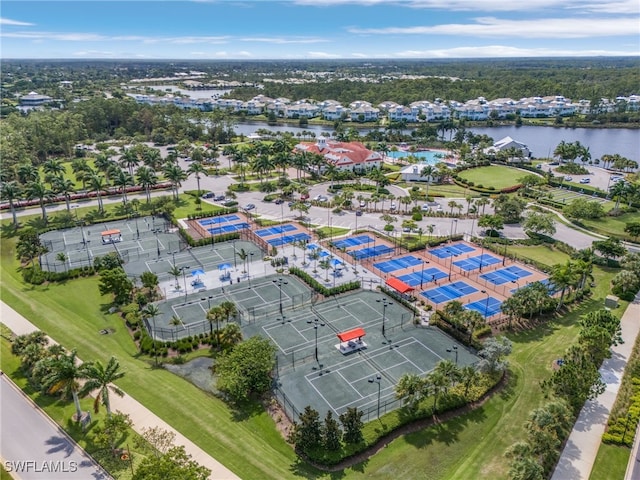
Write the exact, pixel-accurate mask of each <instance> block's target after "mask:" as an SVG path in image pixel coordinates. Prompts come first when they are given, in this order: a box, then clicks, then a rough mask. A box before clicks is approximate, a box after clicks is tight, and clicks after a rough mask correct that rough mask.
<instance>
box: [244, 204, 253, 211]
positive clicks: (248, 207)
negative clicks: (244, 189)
mask: <svg viewBox="0 0 640 480" xmlns="http://www.w3.org/2000/svg"><path fill="white" fill-rule="evenodd" d="M254 208H256V206H255V205H254V204H253V203H249V204H248V205H246V206H245V207H244V209H245V210H253V209H254Z"/></svg>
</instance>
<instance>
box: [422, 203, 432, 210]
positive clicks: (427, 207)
mask: <svg viewBox="0 0 640 480" xmlns="http://www.w3.org/2000/svg"><path fill="white" fill-rule="evenodd" d="M421 208H422V211H423V212H428V211H429V208H431V207H429V205H427V204H426V203H423V204H422V207H421Z"/></svg>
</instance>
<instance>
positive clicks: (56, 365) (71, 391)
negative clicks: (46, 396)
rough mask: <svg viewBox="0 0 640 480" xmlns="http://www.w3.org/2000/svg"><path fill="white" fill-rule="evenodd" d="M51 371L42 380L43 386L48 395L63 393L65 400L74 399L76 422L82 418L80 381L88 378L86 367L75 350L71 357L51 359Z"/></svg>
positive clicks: (64, 356) (70, 354)
mask: <svg viewBox="0 0 640 480" xmlns="http://www.w3.org/2000/svg"><path fill="white" fill-rule="evenodd" d="M49 367H50V370H49V372H48V373H47V374H46V375H45V376H44V378H43V379H42V385H43V387H44V388H45V389H46V391H47V392H48V393H53V394H55V393H58V392H59V393H62V395H63V397H64V398H68V397H69V396H70V397H72V398H73V404H74V405H75V407H76V421H80V419H81V418H82V409H81V408H80V398H79V391H80V380H82V379H85V378H87V375H86V371H87V367H86V365H83V364H80V362H79V361H78V359H77V354H76V351H75V350H72V351H71V353H69V355H62V356H60V357H58V358H54V359H51V361H50V364H49Z"/></svg>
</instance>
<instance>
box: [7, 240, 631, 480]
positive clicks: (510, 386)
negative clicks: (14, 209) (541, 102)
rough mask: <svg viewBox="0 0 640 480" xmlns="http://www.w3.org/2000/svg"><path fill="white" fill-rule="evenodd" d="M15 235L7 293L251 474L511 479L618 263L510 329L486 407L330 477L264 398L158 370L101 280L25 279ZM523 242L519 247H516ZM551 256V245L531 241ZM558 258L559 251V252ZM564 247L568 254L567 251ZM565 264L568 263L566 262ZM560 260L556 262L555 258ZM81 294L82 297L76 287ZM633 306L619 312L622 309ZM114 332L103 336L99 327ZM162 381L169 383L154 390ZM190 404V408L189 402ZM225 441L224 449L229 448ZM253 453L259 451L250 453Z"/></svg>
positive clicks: (164, 413) (57, 334) (9, 249)
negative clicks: (227, 397) (556, 377)
mask: <svg viewBox="0 0 640 480" xmlns="http://www.w3.org/2000/svg"><path fill="white" fill-rule="evenodd" d="M14 248H15V240H13V239H9V240H8V239H3V248H2V252H1V255H2V257H1V260H2V263H1V267H2V270H1V273H2V286H1V293H2V298H3V301H5V302H7V303H8V304H10V305H11V306H13V307H14V308H15V309H16V310H17V311H18V312H20V313H22V314H23V315H25V316H26V317H27V318H29V319H30V320H31V321H32V322H33V323H35V324H36V325H38V326H39V328H41V329H42V330H44V331H45V332H47V333H48V334H50V335H51V336H52V337H53V338H55V339H57V340H58V341H60V342H61V343H62V344H63V345H65V346H67V347H68V348H73V347H77V349H78V354H79V356H80V357H81V358H83V359H86V360H93V359H100V360H102V361H106V360H108V357H109V356H110V355H112V354H113V355H115V356H116V357H118V359H119V360H120V363H121V365H122V367H123V369H124V370H126V371H127V376H126V377H125V378H123V379H122V380H121V381H120V382H118V384H119V385H120V386H121V387H122V388H123V389H125V390H126V391H127V392H128V393H129V394H131V395H132V396H133V397H135V398H136V399H137V400H139V401H141V402H142V403H143V404H145V405H146V406H147V407H148V408H149V409H150V410H152V411H153V412H154V413H156V414H157V415H159V416H160V417H162V418H164V419H165V420H167V421H168V422H170V423H171V424H172V425H174V426H175V427H176V429H177V430H179V431H180V432H181V433H183V434H184V435H186V436H187V437H189V438H191V439H192V440H193V441H194V442H195V443H197V444H198V445H199V446H200V447H201V448H203V449H204V450H205V451H207V452H209V453H210V454H211V455H212V456H214V457H215V458H217V459H218V460H219V461H221V462H222V463H223V464H224V465H226V466H227V467H228V468H230V469H232V470H233V471H234V472H235V473H236V474H238V475H239V476H241V477H242V478H247V479H253V478H278V479H280V478H345V479H350V478H373V479H375V478H380V479H383V478H384V479H387V478H393V477H396V476H397V477H401V478H429V479H433V480H453V479H455V480H458V479H462V480H465V479H474V480H475V479H506V478H507V470H508V467H507V464H506V461H505V459H504V456H503V454H504V451H505V450H506V448H507V447H509V446H510V445H511V444H512V443H514V442H515V441H517V440H521V439H522V438H523V432H524V429H523V424H524V422H525V421H526V419H527V416H528V414H529V412H530V411H531V410H532V409H533V408H535V407H538V406H540V405H541V404H542V403H543V402H544V398H543V394H542V392H541V390H540V381H541V380H542V379H544V378H547V377H548V375H549V374H550V372H551V365H552V362H553V360H554V359H556V358H558V355H560V354H562V353H563V352H564V351H565V349H566V348H567V346H568V345H570V344H571V343H572V342H573V341H574V339H575V334H576V331H577V326H576V323H577V320H578V319H579V318H580V316H581V315H582V314H584V313H586V312H587V311H589V310H592V309H595V308H599V307H600V306H601V305H602V302H603V299H604V297H605V296H606V294H607V293H608V286H609V280H610V279H611V277H612V276H613V275H614V274H615V272H614V271H612V270H605V269H600V268H596V269H595V270H594V276H595V277H596V283H597V287H596V288H595V289H594V292H593V296H592V298H590V299H589V300H588V301H586V302H585V303H583V304H582V305H580V306H579V307H578V308H576V309H575V310H574V311H572V312H570V313H569V314H568V315H566V316H565V317H563V318H560V319H556V320H554V321H551V322H548V323H546V324H544V325H541V326H540V327H538V328H536V329H535V330H531V331H527V332H524V333H520V334H513V335H509V336H510V338H511V340H512V341H513V343H514V351H513V354H512V355H511V357H510V359H509V360H510V363H511V368H510V375H509V381H508V383H507V386H506V388H505V389H504V390H503V391H501V392H500V393H498V394H497V395H495V396H494V397H492V398H491V399H489V400H488V401H487V402H486V403H485V404H484V405H483V406H482V407H480V408H479V409H477V410H475V411H473V412H471V413H469V414H467V415H463V416H461V417H458V418H456V419H454V420H451V421H448V422H445V423H443V424H440V425H438V426H435V427H431V428H427V429H424V430H422V431H420V432H418V433H414V434H410V435H405V436H402V437H400V438H398V439H397V440H395V441H393V442H392V443H391V444H390V445H389V446H388V448H385V449H383V450H381V451H380V452H379V453H377V454H376V455H374V456H373V457H371V458H370V459H368V460H366V461H365V462H363V463H361V464H358V465H356V466H354V467H353V468H349V469H346V470H344V471H340V472H335V473H333V474H323V473H320V472H318V471H316V470H315V469H313V468H311V467H310V466H308V465H306V464H305V463H301V462H298V461H297V459H296V457H295V455H294V453H293V451H292V450H291V448H290V447H289V446H288V445H287V444H286V443H285V442H284V440H283V439H282V437H281V435H280V434H279V433H278V432H277V431H276V428H275V424H274V422H273V420H272V419H271V417H269V416H268V415H267V414H265V413H264V411H263V409H262V408H261V407H260V406H258V405H256V406H255V408H253V409H252V410H251V411H249V412H246V411H245V412H234V411H232V410H230V409H229V408H228V407H227V405H226V404H224V403H223V402H222V401H220V400H218V399H217V398H215V397H212V396H211V395H208V394H206V393H204V392H203V391H201V390H199V389H197V388H196V387H194V386H192V385H191V384H189V383H187V382H186V381H184V380H183V379H181V378H179V377H177V376H174V375H173V374H171V373H169V372H168V371H166V370H162V369H157V370H156V369H151V368H150V365H149V363H147V362H145V361H142V360H141V359H139V358H138V357H137V353H136V350H135V347H134V345H133V343H132V342H131V340H130V338H129V335H128V333H127V331H126V330H125V329H124V328H123V327H122V323H121V320H119V319H118V318H117V316H115V315H110V314H108V313H107V309H108V306H109V305H108V299H107V298H105V297H100V295H99V294H98V288H97V279H95V278H88V279H80V280H74V281H72V282H69V283H67V284H59V285H49V286H38V287H32V286H25V285H24V284H23V283H22V281H21V277H20V274H19V273H18V272H17V270H16V267H17V265H16V262H15V260H14V259H13V255H14ZM514 248H515V247H514ZM522 248H533V249H538V250H528V252H529V254H535V255H536V256H538V258H546V259H547V260H546V261H547V262H548V261H549V260H548V255H549V254H548V252H545V251H544V250H542V249H541V248H544V247H522ZM554 254H556V255H558V254H560V252H554ZM562 256H564V254H561V256H559V258H563V257H562ZM560 261H562V260H560ZM554 263H555V262H554ZM70 291H73V294H72V295H71V294H70ZM625 306H626V304H623V306H622V307H621V308H620V309H619V310H617V312H619V313H621V312H622V311H623V309H624V307H625ZM103 328H114V329H115V333H113V334H112V335H108V336H100V335H99V333H98V332H99V330H100V329H103ZM154 385H162V386H163V388H161V389H158V388H154ZM185 406H188V407H187V408H185ZM221 445H223V446H224V448H221ZM247 452H251V454H250V455H249V454H247Z"/></svg>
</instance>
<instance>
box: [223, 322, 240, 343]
mask: <svg viewBox="0 0 640 480" xmlns="http://www.w3.org/2000/svg"><path fill="white" fill-rule="evenodd" d="M218 341H219V342H220V346H221V347H222V345H225V346H229V347H231V346H233V345H236V344H238V343H240V342H241V341H242V329H241V328H240V326H239V325H238V324H237V323H229V324H227V325H226V326H225V327H224V328H223V329H222V333H221V335H220V338H219V339H218Z"/></svg>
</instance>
